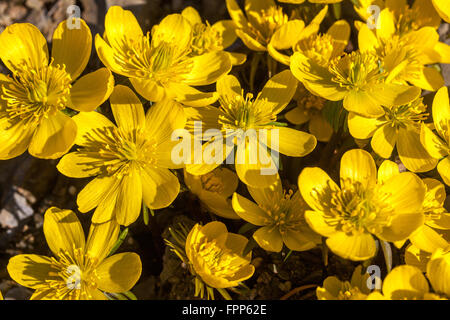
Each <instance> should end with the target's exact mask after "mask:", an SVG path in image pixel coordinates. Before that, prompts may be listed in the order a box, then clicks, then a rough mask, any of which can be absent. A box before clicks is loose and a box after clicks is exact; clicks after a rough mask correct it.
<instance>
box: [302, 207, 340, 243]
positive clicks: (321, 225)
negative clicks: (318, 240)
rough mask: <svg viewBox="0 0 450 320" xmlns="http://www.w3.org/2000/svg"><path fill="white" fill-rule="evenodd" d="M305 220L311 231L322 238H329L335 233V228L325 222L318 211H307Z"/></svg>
mask: <svg viewBox="0 0 450 320" xmlns="http://www.w3.org/2000/svg"><path fill="white" fill-rule="evenodd" d="M305 220H306V222H307V223H308V225H309V226H310V227H311V229H312V230H314V231H315V232H317V233H318V234H320V235H321V236H323V237H330V236H332V235H333V234H335V233H336V228H335V227H334V226H332V225H330V224H328V223H327V222H326V221H325V219H324V217H323V213H322V212H320V211H310V210H307V211H306V212H305Z"/></svg>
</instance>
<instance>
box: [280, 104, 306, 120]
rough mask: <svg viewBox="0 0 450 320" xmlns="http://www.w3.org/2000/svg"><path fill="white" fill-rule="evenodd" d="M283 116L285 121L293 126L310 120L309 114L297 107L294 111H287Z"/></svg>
mask: <svg viewBox="0 0 450 320" xmlns="http://www.w3.org/2000/svg"><path fill="white" fill-rule="evenodd" d="M284 116H285V118H286V119H287V121H289V122H291V123H293V124H304V123H305V122H308V121H309V120H310V115H309V112H308V111H307V110H306V109H305V108H303V107H301V106H297V107H295V108H294V109H292V110H289V111H288V112H286V113H285V115H284Z"/></svg>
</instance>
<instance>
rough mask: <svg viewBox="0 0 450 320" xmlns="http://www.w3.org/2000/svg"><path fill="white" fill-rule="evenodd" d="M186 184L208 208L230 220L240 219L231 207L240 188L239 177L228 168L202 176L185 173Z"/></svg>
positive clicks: (215, 170) (220, 168)
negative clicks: (237, 189)
mask: <svg viewBox="0 0 450 320" xmlns="http://www.w3.org/2000/svg"><path fill="white" fill-rule="evenodd" d="M184 183H185V184H186V185H187V187H188V188H189V190H190V191H191V192H192V193H193V194H195V195H196V196H197V197H198V198H199V199H200V201H201V202H202V203H203V204H204V205H205V206H206V208H207V209H208V210H209V211H211V212H212V213H214V214H217V215H218V216H221V217H223V218H228V219H240V217H239V216H238V215H237V214H236V213H235V212H234V210H233V208H232V206H231V199H229V198H230V197H231V195H232V194H233V193H234V192H235V191H236V188H237V187H238V183H239V179H238V177H237V175H236V174H235V173H234V172H233V171H231V170H230V169H227V168H222V167H218V168H216V169H214V170H213V171H211V172H209V173H206V174H204V175H201V176H194V175H192V174H189V173H188V172H187V171H186V170H185V171H184Z"/></svg>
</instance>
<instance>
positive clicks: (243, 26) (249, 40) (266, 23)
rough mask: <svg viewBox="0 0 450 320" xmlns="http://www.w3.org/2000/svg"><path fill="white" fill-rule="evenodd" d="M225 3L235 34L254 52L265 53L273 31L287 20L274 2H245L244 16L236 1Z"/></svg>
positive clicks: (260, 0)
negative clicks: (234, 27)
mask: <svg viewBox="0 0 450 320" xmlns="http://www.w3.org/2000/svg"><path fill="white" fill-rule="evenodd" d="M226 3H227V9H228V13H229V14H230V16H231V19H233V21H234V23H235V25H236V34H237V35H238V37H239V38H240V39H241V40H242V42H244V44H245V45H246V46H247V47H248V48H249V49H251V50H254V51H267V45H268V44H269V43H270V40H271V38H272V36H273V34H274V33H275V31H277V30H278V29H279V28H280V27H281V26H282V25H284V24H285V23H287V22H288V20H289V18H288V16H287V15H286V14H285V13H283V9H282V8H281V7H279V6H277V5H276V4H275V1H274V0H245V14H244V12H242V10H241V9H240V8H239V5H238V4H237V2H236V0H226Z"/></svg>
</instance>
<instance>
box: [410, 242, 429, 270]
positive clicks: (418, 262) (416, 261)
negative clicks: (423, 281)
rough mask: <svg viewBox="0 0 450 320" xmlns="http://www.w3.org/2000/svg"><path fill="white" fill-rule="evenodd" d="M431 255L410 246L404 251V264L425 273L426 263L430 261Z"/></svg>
mask: <svg viewBox="0 0 450 320" xmlns="http://www.w3.org/2000/svg"><path fill="white" fill-rule="evenodd" d="M430 258H431V253H429V252H426V251H423V250H420V249H419V248H417V247H415V246H413V245H412V244H410V245H409V246H407V247H406V249H405V262H406V264H408V265H410V266H414V267H417V268H419V269H420V270H421V271H422V272H426V271H427V263H428V261H430Z"/></svg>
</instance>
